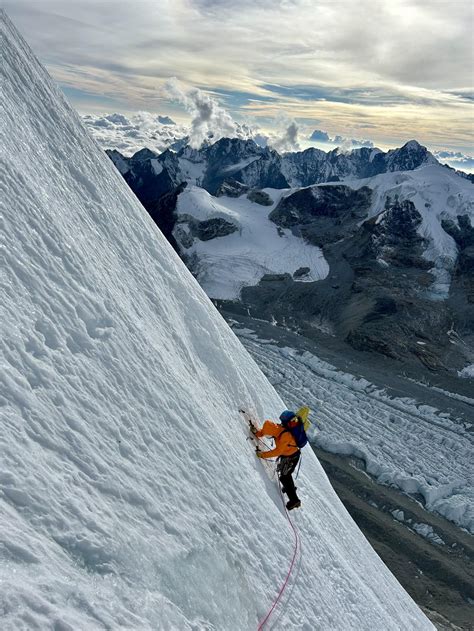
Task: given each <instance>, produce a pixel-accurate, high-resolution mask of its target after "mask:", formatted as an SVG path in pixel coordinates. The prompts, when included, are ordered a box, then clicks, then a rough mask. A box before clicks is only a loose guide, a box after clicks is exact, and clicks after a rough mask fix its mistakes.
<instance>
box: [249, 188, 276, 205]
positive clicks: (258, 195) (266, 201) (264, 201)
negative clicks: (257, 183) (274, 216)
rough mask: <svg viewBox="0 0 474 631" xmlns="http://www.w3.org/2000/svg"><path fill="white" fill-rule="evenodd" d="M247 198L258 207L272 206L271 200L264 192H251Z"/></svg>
mask: <svg viewBox="0 0 474 631" xmlns="http://www.w3.org/2000/svg"><path fill="white" fill-rule="evenodd" d="M247 198H248V199H250V201H251V202H254V204H260V206H273V201H272V198H271V197H270V195H269V194H268V193H265V191H258V190H253V191H250V192H249V193H248V194H247Z"/></svg>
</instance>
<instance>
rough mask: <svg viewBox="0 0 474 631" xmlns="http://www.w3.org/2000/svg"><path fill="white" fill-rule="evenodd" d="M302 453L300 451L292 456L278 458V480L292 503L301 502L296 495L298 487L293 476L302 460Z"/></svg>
mask: <svg viewBox="0 0 474 631" xmlns="http://www.w3.org/2000/svg"><path fill="white" fill-rule="evenodd" d="M300 453H301V452H300V451H299V450H298V451H297V452H296V453H295V454H292V455H291V456H280V457H279V458H278V464H277V473H278V479H279V480H280V482H281V485H282V487H283V492H284V493H286V494H287V495H288V499H289V500H290V502H299V498H298V496H297V495H296V487H295V483H294V482H293V478H292V476H291V474H292V473H293V471H294V470H295V469H296V465H297V464H298V460H299V459H300Z"/></svg>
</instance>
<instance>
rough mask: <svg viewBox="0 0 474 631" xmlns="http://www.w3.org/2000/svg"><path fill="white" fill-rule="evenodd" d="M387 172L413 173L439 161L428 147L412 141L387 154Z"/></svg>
mask: <svg viewBox="0 0 474 631" xmlns="http://www.w3.org/2000/svg"><path fill="white" fill-rule="evenodd" d="M386 163H387V171H412V170H413V169H417V168H418V167H420V166H423V165H427V164H438V161H437V160H436V158H435V157H434V155H433V154H432V153H430V152H429V151H428V149H427V148H426V147H424V146H423V145H420V143H419V142H417V141H416V140H410V141H408V142H407V143H405V144H404V145H403V147H400V148H399V149H392V150H391V151H389V152H388V153H387V154H386Z"/></svg>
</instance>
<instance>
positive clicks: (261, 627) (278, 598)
mask: <svg viewBox="0 0 474 631" xmlns="http://www.w3.org/2000/svg"><path fill="white" fill-rule="evenodd" d="M280 496H281V499H282V502H283V506H284V508H285V514H286V518H287V519H288V522H289V524H290V526H291V528H292V530H293V534H294V535H295V549H294V552H293V558H292V559H291V563H290V569H289V570H288V573H287V575H286V578H285V581H284V583H283V585H282V586H281V587H280V591H279V592H278V595H277V597H276V598H275V600H274V601H273V604H272V606H271V608H270V611H269V612H268V613H267V615H266V616H265V618H264V619H263V620H262V622H260V624H259V625H258V630H257V631H261V629H263V627H264V626H265V624H266V623H267V621H268V619H269V618H270V616H271V615H272V613H273V610H274V609H275V607H276V606H277V604H278V602H279V600H280V598H281V597H282V596H283V592H284V591H285V589H286V586H287V585H288V580H289V578H290V576H291V572H292V571H293V566H294V565H295V560H296V555H297V553H298V547H299V537H298V532H297V530H296V528H295V526H294V524H293V522H292V521H291V519H290V515H289V514H288V510H287V508H286V505H285V498H284V497H283V493H282V492H281V489H280Z"/></svg>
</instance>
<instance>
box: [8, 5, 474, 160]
mask: <svg viewBox="0 0 474 631" xmlns="http://www.w3.org/2000/svg"><path fill="white" fill-rule="evenodd" d="M4 6H5V8H6V10H7V12H9V14H10V16H11V17H12V19H13V20H14V21H15V22H16V24H17V26H18V27H19V28H20V30H21V31H22V32H23V33H24V35H25V36H26V37H27V38H28V40H29V42H30V43H31V45H32V46H33V48H34V50H35V51H36V52H37V54H38V56H39V57H40V58H41V60H42V61H43V62H45V63H46V65H47V66H48V68H49V70H50V72H51V73H52V74H53V76H54V78H55V79H56V80H57V81H58V82H59V83H60V85H61V86H62V87H63V88H65V89H66V91H67V90H69V95H70V98H72V100H73V103H76V104H77V106H78V107H80V108H81V109H82V111H89V112H92V111H104V110H106V109H109V108H110V104H111V103H113V104H114V109H117V110H121V111H125V112H134V111H136V110H139V109H141V110H149V111H155V112H157V113H158V112H161V113H164V114H168V115H171V116H172V117H173V118H175V119H176V120H178V122H186V121H188V122H189V121H190V120H192V119H193V117H194V114H193V112H192V111H190V109H189V108H187V107H186V102H185V101H179V100H177V99H175V98H170V95H169V94H167V93H166V92H165V91H164V90H163V86H165V85H166V84H167V82H168V81H169V80H170V78H171V77H177V79H178V80H179V81H180V82H181V83H182V84H183V85H184V86H187V89H196V90H199V91H200V94H202V95H203V96H202V98H203V99H205V98H206V95H207V96H208V97H209V98H214V99H215V100H216V103H217V104H218V105H220V106H222V107H223V109H224V110H226V111H227V112H228V114H229V116H230V118H231V120H232V121H234V122H241V121H243V120H244V121H246V122H250V123H252V121H253V122H255V121H258V124H259V125H260V126H262V127H265V126H266V128H267V131H268V132H269V133H270V132H271V131H272V126H273V121H274V119H275V118H277V117H279V116H285V117H287V118H288V119H289V120H295V121H296V123H295V124H296V125H297V126H298V128H299V130H300V135H301V134H302V133H303V132H305V126H306V125H307V126H308V130H307V131H308V132H310V129H311V127H312V128H313V129H314V128H315V126H316V125H317V124H318V123H317V122H316V121H317V119H319V120H322V121H324V125H325V129H327V130H328V132H329V133H330V134H331V136H333V137H334V136H336V135H341V136H344V137H346V138H351V137H352V136H353V137H354V138H357V137H358V136H357V134H356V130H357V129H362V128H364V127H363V126H364V125H365V128H366V129H371V130H372V131H371V134H370V135H371V138H372V139H373V140H374V142H375V143H376V144H378V145H384V144H385V145H388V144H392V145H393V144H394V143H395V144H400V142H402V141H404V140H406V139H407V138H412V137H416V138H418V139H419V140H420V141H422V142H424V143H425V144H429V143H431V144H434V145H437V146H444V147H448V148H450V149H451V150H455V151H457V150H460V151H467V150H468V149H469V148H470V146H471V144H472V125H471V120H472V119H471V117H472V110H471V108H472V64H473V58H472V44H471V33H472V26H473V7H472V3H471V1H470V0H451V1H450V2H426V0H391V2H382V1H381V0H359V2H353V1H352V0H339V1H338V2H328V1H327V0H326V1H323V0H320V1H318V0H281V1H278V0H252V1H250V0H240V2H235V1H232V2H231V1H230V0H219V1H217V0H216V1H212V0H140V2H138V3H137V2H127V3H125V2H120V1H118V2H115V3H114V5H113V10H111V3H110V2H97V1H95V0H75V2H70V3H65V2H64V1H63V0H4ZM74 94H76V96H74ZM78 94H80V95H81V96H80V98H79V97H78V96H77V95H78ZM101 100H102V103H103V106H102V107H100V101H101ZM198 129H201V130H202V129H204V127H198ZM196 133H198V130H196ZM305 133H306V132H305Z"/></svg>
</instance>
